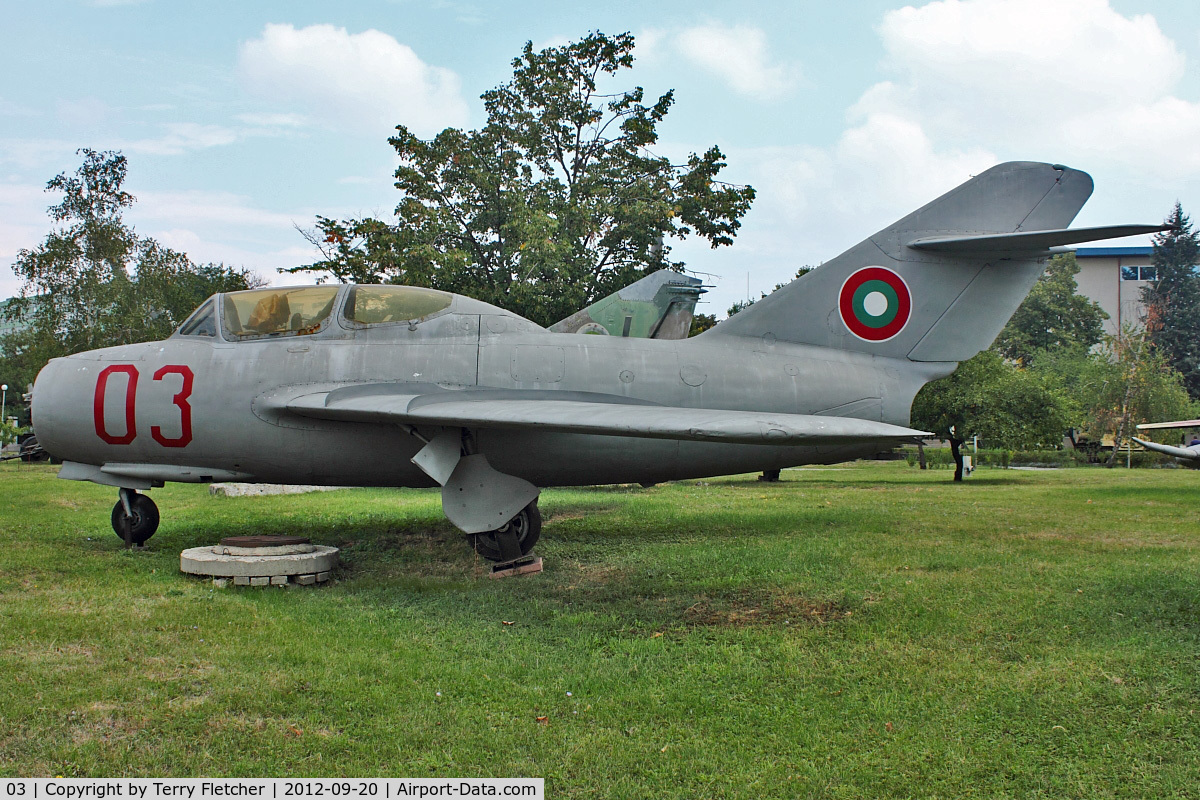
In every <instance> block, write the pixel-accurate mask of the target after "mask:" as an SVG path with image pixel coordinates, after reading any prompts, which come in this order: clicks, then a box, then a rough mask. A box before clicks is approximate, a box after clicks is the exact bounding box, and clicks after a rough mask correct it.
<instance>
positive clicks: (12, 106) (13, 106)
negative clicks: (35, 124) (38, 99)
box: [0, 97, 39, 117]
mask: <svg viewBox="0 0 1200 800" xmlns="http://www.w3.org/2000/svg"><path fill="white" fill-rule="evenodd" d="M38 115H39V112H38V111H35V110H34V109H32V108H30V107H29V106H23V105H21V104H20V103H14V102H12V101H11V100H5V99H4V98H3V97H0V117H36V116H38Z"/></svg>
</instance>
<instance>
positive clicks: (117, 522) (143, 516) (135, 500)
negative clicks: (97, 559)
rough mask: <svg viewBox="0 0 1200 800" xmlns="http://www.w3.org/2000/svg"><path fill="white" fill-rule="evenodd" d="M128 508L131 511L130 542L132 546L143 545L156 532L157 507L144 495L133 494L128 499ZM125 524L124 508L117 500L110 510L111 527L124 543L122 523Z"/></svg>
mask: <svg viewBox="0 0 1200 800" xmlns="http://www.w3.org/2000/svg"><path fill="white" fill-rule="evenodd" d="M129 508H130V510H131V511H133V519H132V520H130V525H131V530H130V541H131V542H132V543H133V544H145V543H146V540H147V539H149V538H150V537H151V536H153V535H154V532H155V531H156V530H158V506H156V505H154V501H153V500H151V499H150V498H149V497H147V496H146V495H144V494H135V495H133V497H131V498H129ZM124 522H125V506H123V505H122V504H121V501H120V500H118V501H117V504H116V505H115V506H113V510H112V527H113V532H114V533H116V534H117V538H118V539H120V540H121V541H122V542H123V541H125V533H124V531H123V523H124Z"/></svg>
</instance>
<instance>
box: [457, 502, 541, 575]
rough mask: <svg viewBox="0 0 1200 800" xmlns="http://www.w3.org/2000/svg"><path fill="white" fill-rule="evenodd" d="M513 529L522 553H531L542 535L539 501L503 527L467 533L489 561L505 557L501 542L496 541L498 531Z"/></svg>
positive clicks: (477, 550) (477, 549) (474, 545)
mask: <svg viewBox="0 0 1200 800" xmlns="http://www.w3.org/2000/svg"><path fill="white" fill-rule="evenodd" d="M510 530H511V531H512V532H513V533H515V534H516V535H517V543H518V544H519V545H520V546H521V555H523V556H525V555H529V552H530V551H531V550H533V546H534V545H535V544H537V540H538V537H539V536H541V535H542V512H541V511H538V507H537V501H536V500H534V501H533V502H532V503H530V504H529V505H527V506H525V507H524V508H523V509H521V512H520V513H519V514H517V515H516V516H515V517H513V518H512V519H510V520H509V521H508V524H506V525H505V526H504V527H503V528H500V529H499V530H495V531H487V532H486V533H471V534H467V541H468V542H470V544H471V547H472V548H474V550H475V552H476V553H478V554H479V555H481V556H483V557H484V558H486V559H488V560H489V561H499V560H500V559H501V558H503V555H502V554H501V552H500V543H499V542H497V541H496V534H497V533H507V532H508V531H510Z"/></svg>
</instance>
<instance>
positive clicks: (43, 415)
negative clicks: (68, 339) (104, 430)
mask: <svg viewBox="0 0 1200 800" xmlns="http://www.w3.org/2000/svg"><path fill="white" fill-rule="evenodd" d="M67 362H68V359H65V358H54V359H51V360H50V362H49V363H48V364H46V366H44V367H42V369H41V371H40V372H39V373H38V376H37V378H36V379H35V380H34V382H33V397H32V398H31V403H30V416H31V418H32V422H33V429H34V432H35V433H37V437H38V444H40V445H41V446H42V447H43V448H45V449H46V452H48V453H51V454H52V455H54V456H55V457H56V458H70V455H69V450H70V447H69V441H68V439H69V435H70V433H69V431H68V428H69V427H70V420H71V417H75V418H78V416H79V414H78V413H71V412H70V410H69V408H68V405H69V404H70V403H71V400H72V398H71V394H72V391H71V388H70V386H69V378H68V375H67V371H68V364H67ZM75 394H78V392H76V393H75Z"/></svg>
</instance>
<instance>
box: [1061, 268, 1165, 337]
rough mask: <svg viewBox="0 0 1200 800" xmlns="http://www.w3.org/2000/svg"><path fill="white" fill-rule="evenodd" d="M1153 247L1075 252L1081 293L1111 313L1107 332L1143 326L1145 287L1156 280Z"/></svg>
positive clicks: (1112, 332)
mask: <svg viewBox="0 0 1200 800" xmlns="http://www.w3.org/2000/svg"><path fill="white" fill-rule="evenodd" d="M1152 254H1153V248H1151V247H1080V248H1078V249H1077V250H1076V251H1075V261H1076V263H1078V264H1079V274H1078V275H1076V276H1075V281H1076V283H1078V284H1079V294H1081V295H1083V296H1085V297H1087V298H1088V299H1090V300H1095V301H1096V302H1097V303H1099V304H1100V307H1101V308H1103V309H1104V310H1105V311H1106V312H1108V317H1109V318H1108V319H1107V320H1105V322H1104V331H1105V333H1109V334H1113V335H1115V334H1117V333H1118V332H1119V331H1120V330H1121V325H1123V324H1126V323H1132V324H1134V325H1141V322H1142V318H1143V317H1144V316H1145V313H1146V309H1145V306H1143V305H1142V287H1143V286H1145V285H1146V284H1147V283H1148V282H1150V281H1152V280H1154V279H1155V268H1154V267H1153V266H1152V265H1151V263H1150V262H1151V258H1152Z"/></svg>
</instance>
